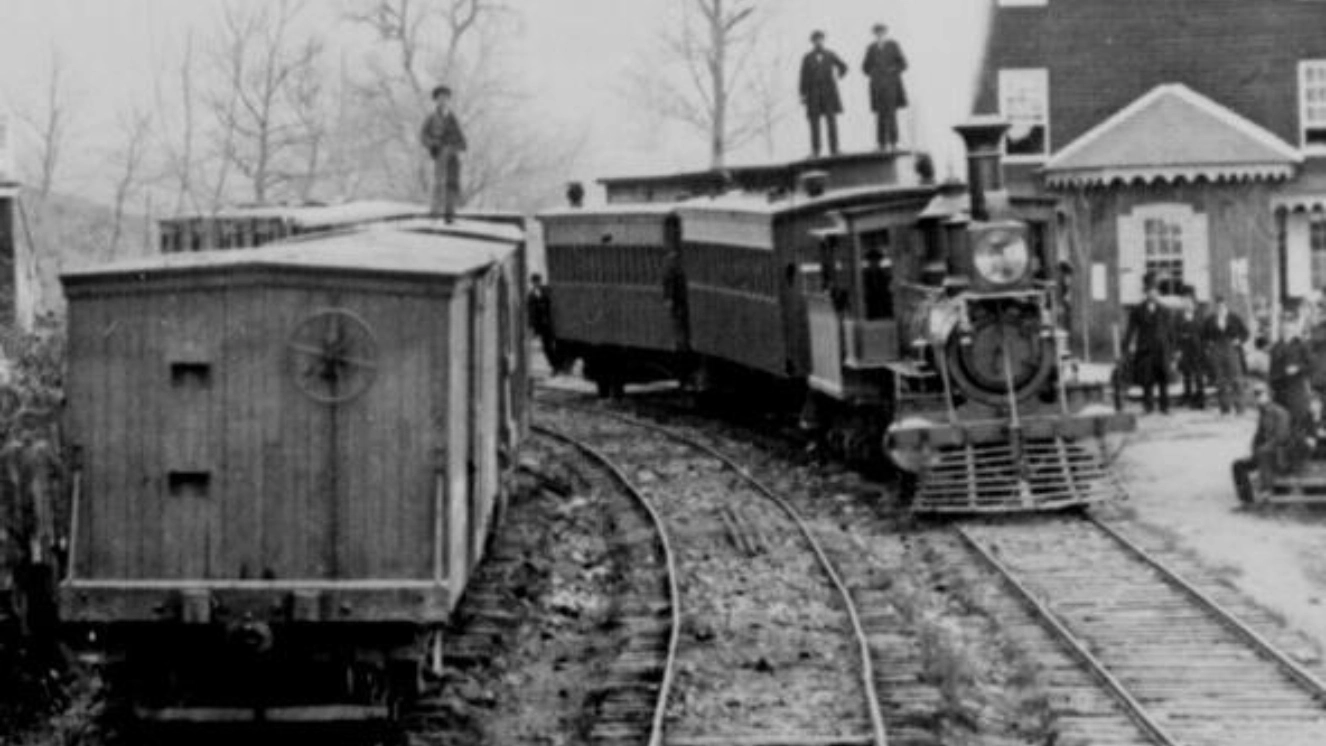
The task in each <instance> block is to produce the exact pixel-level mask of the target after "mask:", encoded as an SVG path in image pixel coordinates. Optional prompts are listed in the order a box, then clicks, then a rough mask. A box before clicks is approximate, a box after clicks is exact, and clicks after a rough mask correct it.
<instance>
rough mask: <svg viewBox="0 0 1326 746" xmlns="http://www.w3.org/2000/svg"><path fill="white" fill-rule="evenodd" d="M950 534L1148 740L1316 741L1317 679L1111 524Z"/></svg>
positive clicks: (1202, 743)
mask: <svg viewBox="0 0 1326 746" xmlns="http://www.w3.org/2000/svg"><path fill="white" fill-rule="evenodd" d="M957 532H958V534H959V535H960V536H961V538H962V539H963V541H964V542H965V543H966V544H967V546H968V547H969V548H970V549H971V550H972V551H973V552H975V553H976V554H977V555H978V556H979V557H980V558H981V559H983V560H984V561H985V562H986V563H987V564H988V565H989V566H990V567H991V568H993V569H994V570H995V571H996V572H997V573H998V574H999V575H1001V576H1002V577H1003V578H1004V580H1005V581H1006V582H1007V583H1008V585H1009V586H1010V587H1012V588H1013V590H1014V591H1015V593H1016V595H1017V596H1019V597H1020V598H1021V600H1022V601H1023V603H1024V605H1025V606H1026V607H1027V608H1029V609H1030V610H1031V611H1032V612H1033V614H1034V615H1035V616H1036V617H1037V618H1038V620H1039V621H1040V623H1041V624H1042V626H1044V627H1045V628H1046V629H1047V630H1048V631H1049V632H1050V633H1051V634H1052V635H1053V636H1054V637H1056V638H1057V639H1058V640H1059V642H1060V644H1061V645H1062V646H1063V647H1064V648H1065V649H1066V650H1067V651H1068V652H1069V653H1070V654H1071V655H1073V656H1074V657H1075V658H1077V660H1078V661H1079V663H1080V664H1081V665H1083V666H1084V667H1085V668H1086V669H1087V670H1089V671H1090V673H1091V675H1092V676H1093V677H1094V678H1095V679H1096V681H1097V682H1098V683H1099V684H1100V685H1101V686H1102V687H1103V688H1104V689H1106V690H1107V691H1109V692H1110V693H1111V694H1112V696H1113V697H1114V698H1115V700H1116V701H1117V702H1118V703H1119V704H1120V705H1121V706H1122V707H1123V708H1124V709H1125V710H1126V711H1127V713H1128V714H1129V716H1130V717H1131V718H1132V719H1133V721H1134V722H1135V723H1136V724H1137V725H1138V727H1139V728H1141V729H1142V730H1143V731H1144V732H1145V733H1146V734H1147V736H1148V737H1149V739H1150V740H1151V741H1152V742H1153V743H1157V744H1165V745H1167V746H1168V745H1180V744H1181V745H1183V746H1226V745H1228V746H1233V745H1235V744H1237V745H1240V746H1242V745H1247V744H1277V746H1291V745H1295V744H1302V745H1303V746H1308V745H1309V744H1323V743H1326V685H1323V683H1322V682H1321V681H1319V680H1318V679H1316V678H1315V677H1313V675H1312V674H1311V673H1309V672H1308V671H1306V670H1304V669H1303V668H1302V667H1301V666H1299V665H1298V664H1296V663H1294V662H1293V661H1292V660H1291V659H1290V658H1289V657H1288V656H1287V655H1285V654H1284V653H1282V652H1281V651H1279V650H1278V649H1277V648H1275V647H1274V646H1273V645H1272V644H1271V643H1269V642H1268V641H1267V640H1265V639H1264V638H1262V637H1261V636H1260V635H1259V634H1257V633H1256V632H1255V631H1254V630H1252V629H1251V628H1249V627H1248V626H1247V625H1246V624H1244V623H1243V622H1241V621H1240V620H1239V619H1237V618H1235V617H1234V616H1233V615H1232V614H1231V613H1229V612H1228V611H1227V610H1226V609H1224V608H1223V607H1221V606H1220V605H1219V604H1218V603H1216V602H1215V601H1214V600H1213V599H1212V598H1210V597H1209V596H1208V595H1206V594H1204V593H1203V592H1202V591H1201V590H1200V589H1198V588H1197V587H1195V586H1194V585H1192V584H1191V583H1189V582H1188V581H1187V580H1186V579H1184V578H1183V577H1181V576H1180V575H1179V574H1178V573H1176V572H1174V571H1173V570H1172V569H1170V568H1168V567H1167V566H1165V565H1164V564H1162V563H1160V562H1159V561H1158V560H1156V559H1155V558H1154V557H1152V556H1151V555H1149V554H1148V553H1147V552H1146V551H1145V550H1143V549H1142V548H1141V547H1139V546H1138V545H1137V544H1135V543H1133V542H1132V541H1131V540H1129V539H1128V538H1127V537H1126V536H1124V535H1123V534H1121V533H1120V532H1118V531H1117V530H1115V529H1114V528H1112V527H1111V526H1109V525H1107V524H1105V523H1102V522H1100V521H1098V520H1095V519H1085V520H1084V519H1081V518H1055V519H1047V520H1041V521H1036V522H1019V523H1015V524H1002V525H975V524H972V525H968V526H964V527H959V528H958V529H957Z"/></svg>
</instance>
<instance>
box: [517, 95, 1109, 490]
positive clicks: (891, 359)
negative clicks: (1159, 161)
mask: <svg viewBox="0 0 1326 746" xmlns="http://www.w3.org/2000/svg"><path fill="white" fill-rule="evenodd" d="M1006 129H1007V125H1006V124H1004V123H1002V122H996V121H988V120H987V121H979V120H978V121H974V122H972V123H971V124H970V125H967V126H964V127H960V128H959V130H960V132H961V133H962V134H963V136H964V138H965V139H966V141H967V146H968V171H969V174H968V175H969V180H968V185H967V186H966V187H964V186H963V185H961V184H956V185H954V184H943V185H936V184H934V183H932V181H931V180H930V179H928V178H927V171H928V169H926V168H923V167H921V162H920V157H919V156H916V155H914V154H911V153H896V152H894V153H870V154H857V155H849V156H835V157H830V158H823V159H816V160H811V161H801V162H795V163H790V164H784V165H780V166H764V167H748V168H732V169H728V170H726V171H724V172H721V173H708V172H706V173H700V174H675V175H667V176H659V177H640V178H633V179H610V180H605V181H604V184H605V186H606V187H607V192H608V201H609V204H608V205H607V206H605V207H600V208H581V207H577V206H572V207H570V208H566V209H560V210H554V211H551V212H548V213H545V214H543V215H540V220H542V221H543V223H544V233H545V243H546V247H547V254H548V279H549V288H550V295H551V298H552V311H553V314H552V315H553V333H554V334H555V336H556V338H557V349H558V350H559V352H562V353H564V354H565V355H567V356H569V357H579V358H581V359H583V360H584V362H585V367H584V370H585V374H586V375H587V376H588V377H589V378H591V379H592V380H594V382H595V383H596V384H598V387H599V389H600V391H601V392H604V393H613V392H619V391H621V390H622V388H623V386H624V385H625V384H627V383H631V382H639V381H652V380H666V379H679V380H687V381H690V382H691V383H692V384H695V385H700V386H708V385H712V384H714V383H724V382H726V383H727V384H730V385H735V386H738V387H743V386H747V385H750V384H756V383H759V384H768V383H773V384H776V387H775V389H774V390H776V391H781V392H786V394H787V395H789V396H797V397H799V398H803V399H804V400H805V402H806V404H807V406H806V413H807V415H808V419H810V420H813V421H814V422H815V423H816V424H817V425H818V426H819V427H820V429H821V430H822V433H823V437H824V438H825V439H826V440H827V441H828V442H829V443H830V444H831V445H832V446H833V447H834V448H835V450H837V451H839V452H841V453H843V454H846V455H848V456H850V457H852V458H854V459H857V460H860V459H869V460H875V461H878V460H880V459H885V458H890V459H891V460H893V461H894V462H895V463H897V464H898V465H899V466H902V467H905V468H907V469H909V470H911V471H912V472H913V473H914V474H915V476H916V478H915V479H913V480H904V483H908V484H910V485H911V486H912V487H913V492H914V495H913V498H914V499H913V502H912V505H913V509H914V510H916V511H918V512H1009V511H1028V510H1051V509H1058V508H1065V507H1071V506H1075V505H1083V504H1087V503H1091V502H1095V501H1100V500H1106V499H1110V498H1112V497H1115V496H1118V495H1120V494H1121V492H1120V490H1119V489H1118V485H1117V484H1116V483H1115V481H1114V480H1113V478H1112V475H1111V473H1110V471H1109V468H1108V455H1107V454H1106V453H1105V448H1104V443H1105V438H1106V436H1108V435H1110V434H1112V433H1119V432H1124V431H1127V430H1131V429H1132V428H1133V427H1134V422H1133V420H1132V418H1131V417H1130V416H1128V415H1124V414H1118V413H1115V412H1111V411H1109V410H1108V409H1106V408H1103V407H1102V406H1100V402H1103V401H1106V400H1107V397H1106V396H1105V391H1104V386H1105V384H1104V382H1090V381H1084V380H1078V379H1077V378H1076V377H1075V376H1074V375H1070V371H1073V370H1076V369H1077V366H1069V365H1065V361H1064V358H1065V354H1066V351H1065V350H1064V349H1063V348H1062V342H1061V337H1060V335H1059V334H1058V329H1059V328H1060V327H1061V326H1062V323H1063V320H1062V316H1063V310H1062V309H1061V308H1060V307H1059V299H1058V297H1057V292H1056V288H1057V284H1058V281H1059V277H1058V271H1059V268H1058V262H1057V261H1056V260H1057V259H1058V256H1057V250H1058V240H1057V237H1056V234H1055V230H1056V228H1057V220H1056V214H1055V203H1054V200H1053V199H1050V198H1044V197H1024V196H1017V195H1009V194H1008V193H1007V192H1006V191H1005V190H1004V189H1003V182H1002V163H1001V155H1002V152H1001V151H1002V138H1003V133H1004V131H1005V130H1006ZM909 166H914V167H913V168H909ZM913 172H914V173H913Z"/></svg>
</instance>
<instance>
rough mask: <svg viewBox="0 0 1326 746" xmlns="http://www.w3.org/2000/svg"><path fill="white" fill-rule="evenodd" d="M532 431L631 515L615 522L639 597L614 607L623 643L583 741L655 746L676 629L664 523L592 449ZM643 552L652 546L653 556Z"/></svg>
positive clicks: (673, 575) (547, 431)
mask: <svg viewBox="0 0 1326 746" xmlns="http://www.w3.org/2000/svg"><path fill="white" fill-rule="evenodd" d="M533 429H534V431H535V432H536V433H538V434H539V435H542V436H543V437H546V438H549V439H551V440H555V441H558V442H560V443H563V444H565V445H566V446H569V447H571V448H574V449H575V450H576V451H578V452H579V453H581V454H582V455H583V456H584V457H585V458H587V459H589V460H590V461H591V462H592V463H594V464H595V465H596V466H598V467H599V469H601V470H602V471H603V472H604V473H605V474H606V475H607V476H608V477H609V478H610V479H611V481H612V482H613V483H615V487H616V489H615V490H612V489H611V487H610V488H609V491H610V492H612V491H615V492H619V493H620V494H622V495H625V496H626V497H627V498H628V499H629V501H630V504H631V507H632V508H633V510H627V509H623V510H622V511H619V512H618V514H617V515H616V516H615V523H616V524H617V529H618V534H619V535H620V536H621V537H622V541H623V543H624V544H625V549H626V551H628V552H630V553H632V554H634V555H637V556H635V557H633V558H632V560H633V561H631V562H629V563H628V564H629V567H630V570H629V572H630V573H631V574H633V575H636V576H639V577H636V578H634V579H633V580H632V582H630V583H629V585H630V586H631V587H633V588H636V589H638V590H641V591H644V593H643V594H642V595H641V597H639V598H634V599H628V600H627V601H626V602H625V603H624V604H623V605H622V607H621V624H622V626H624V627H625V628H626V629H627V630H628V632H629V638H628V643H627V647H626V648H625V649H623V650H622V651H620V654H619V655H618V656H617V658H616V659H615V660H614V661H613V664H612V666H611V668H610V669H609V671H608V673H607V675H606V677H605V679H604V681H603V683H602V685H601V686H600V687H599V696H598V717H597V720H596V722H595V724H594V726H593V728H592V730H591V732H590V738H591V742H592V743H595V744H602V745H603V746H609V745H615V744H622V746H637V745H638V744H648V746H660V744H662V739H663V722H664V718H665V716H666V714H667V703H668V695H669V693H670V692H671V690H672V683H673V679H674V677H675V669H676V658H677V645H678V641H679V634H680V630H681V608H680V603H679V598H680V594H679V592H678V589H677V571H676V560H675V558H674V555H673V551H672V545H671V544H670V542H669V540H668V534H667V531H666V530H665V528H664V524H663V519H662V518H661V517H660V516H659V513H658V511H657V510H656V509H655V508H654V506H653V504H652V503H651V502H650V501H649V499H648V498H646V497H645V496H644V494H643V493H641V492H640V490H638V489H636V487H635V485H633V484H632V483H631V480H630V479H628V478H627V476H626V475H625V474H624V473H623V472H622V471H621V469H620V468H619V467H618V466H617V465H616V464H615V463H613V461H612V460H611V459H610V458H608V457H607V456H605V455H604V454H603V453H601V452H599V451H598V450H597V449H595V448H594V447H593V446H591V445H589V444H588V443H585V442H584V441H582V440H578V439H576V438H573V437H571V436H569V435H567V434H565V433H562V432H559V431H557V430H554V429H552V428H548V427H541V426H538V425H535V426H534V428H533ZM624 507H625V506H624ZM646 545H652V547H653V551H650V550H649V549H647V548H646ZM650 555H652V556H650ZM651 590H652V591H653V592H654V593H653V594H652V597H651V594H650V593H649V591H651ZM659 596H662V598H661V599H660V598H659Z"/></svg>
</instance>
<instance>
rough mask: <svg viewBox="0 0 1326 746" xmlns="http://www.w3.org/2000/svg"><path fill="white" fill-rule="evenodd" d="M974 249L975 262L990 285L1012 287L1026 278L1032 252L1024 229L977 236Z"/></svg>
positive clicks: (993, 229) (1009, 228) (994, 230)
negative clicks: (1028, 246)
mask: <svg viewBox="0 0 1326 746" xmlns="http://www.w3.org/2000/svg"><path fill="white" fill-rule="evenodd" d="M974 245H975V248H974V250H973V251H972V261H973V263H974V264H975V265H976V271H977V272H978V273H979V274H980V275H981V278H982V279H984V280H985V281H986V282H990V283H994V284H995V285H1011V284H1012V283H1015V282H1018V281H1019V280H1021V279H1023V278H1024V277H1026V275H1027V268H1028V266H1030V264H1031V252H1030V251H1029V250H1028V248H1027V239H1026V238H1025V237H1024V236H1023V234H1022V231H1021V230H1020V229H1018V228H1014V227H1011V226H1010V227H1000V228H991V229H990V230H987V231H984V232H982V233H980V234H979V235H977V236H975V240H974Z"/></svg>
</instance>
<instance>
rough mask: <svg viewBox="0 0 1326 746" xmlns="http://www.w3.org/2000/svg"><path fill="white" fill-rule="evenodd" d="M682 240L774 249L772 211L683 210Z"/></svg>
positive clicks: (764, 249) (765, 249)
mask: <svg viewBox="0 0 1326 746" xmlns="http://www.w3.org/2000/svg"><path fill="white" fill-rule="evenodd" d="M681 215H682V240H683V241H685V242H686V243H696V244H722V245H727V246H740V247H743V248H747V249H755V250H763V251H765V252H770V251H773V246H774V235H773V214H772V213H768V212H762V211H737V210H684V211H682V213H681Z"/></svg>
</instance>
